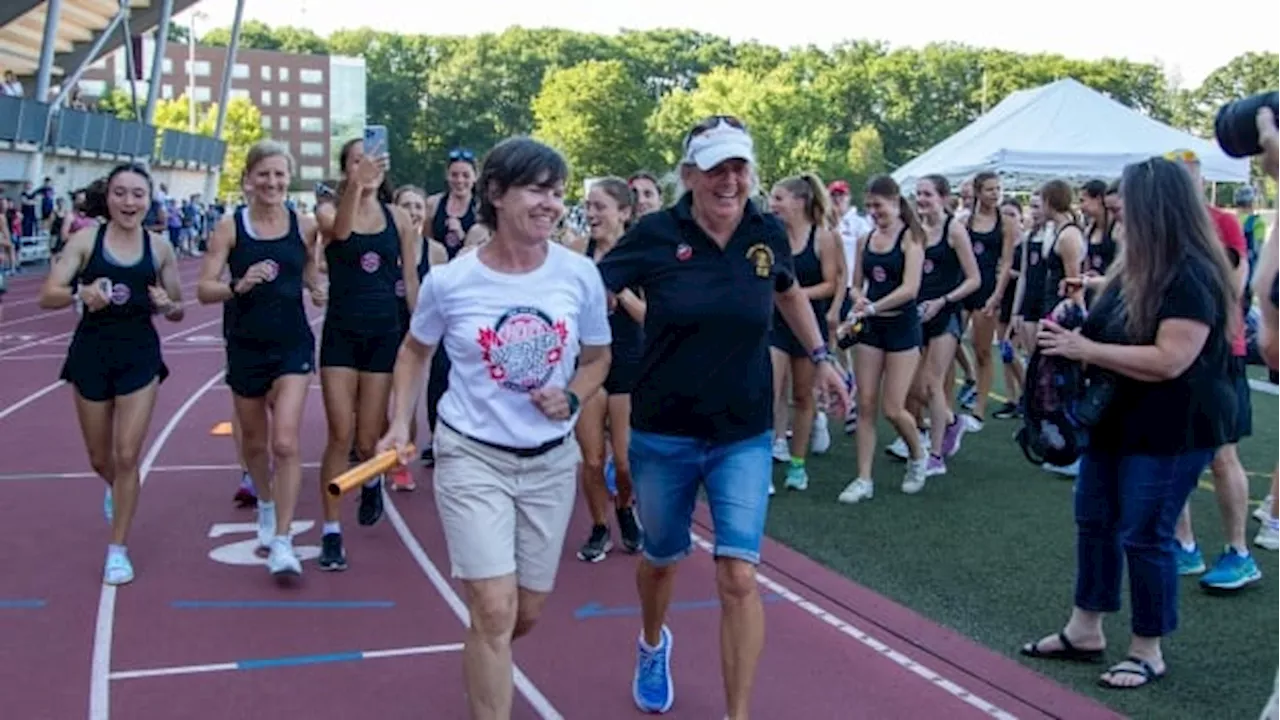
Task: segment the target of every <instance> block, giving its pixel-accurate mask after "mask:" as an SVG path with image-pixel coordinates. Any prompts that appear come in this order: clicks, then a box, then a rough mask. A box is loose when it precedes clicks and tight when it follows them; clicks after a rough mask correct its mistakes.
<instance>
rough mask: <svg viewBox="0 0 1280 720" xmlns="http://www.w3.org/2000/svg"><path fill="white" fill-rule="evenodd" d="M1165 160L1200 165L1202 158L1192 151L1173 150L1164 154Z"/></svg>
mask: <svg viewBox="0 0 1280 720" xmlns="http://www.w3.org/2000/svg"><path fill="white" fill-rule="evenodd" d="M1164 159H1165V160H1168V161H1170V162H1183V163H1198V162H1200V158H1199V157H1197V156H1196V154H1195V153H1194V152H1193V151H1191V150H1173V151H1170V152H1167V153H1165V154H1164Z"/></svg>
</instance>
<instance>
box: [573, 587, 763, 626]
mask: <svg viewBox="0 0 1280 720" xmlns="http://www.w3.org/2000/svg"><path fill="white" fill-rule="evenodd" d="M760 599H761V600H763V601H764V602H766V603H774V602H778V601H779V600H781V599H782V597H781V596H779V595H777V594H776V593H766V594H764V595H761V596H760ZM718 607H720V601H719V600H684V601H679V602H673V603H671V605H670V606H668V608H667V611H668V612H684V611H686V610H707V609H710V608H718ZM639 614H640V606H639V605H621V606H618V607H605V606H604V604H603V603H598V602H593V603H587V604H586V605H583V606H582V607H580V608H578V609H577V610H574V611H573V617H574V619H575V620H591V619H592V618H602V617H633V616H636V615H639Z"/></svg>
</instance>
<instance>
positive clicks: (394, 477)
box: [390, 185, 449, 491]
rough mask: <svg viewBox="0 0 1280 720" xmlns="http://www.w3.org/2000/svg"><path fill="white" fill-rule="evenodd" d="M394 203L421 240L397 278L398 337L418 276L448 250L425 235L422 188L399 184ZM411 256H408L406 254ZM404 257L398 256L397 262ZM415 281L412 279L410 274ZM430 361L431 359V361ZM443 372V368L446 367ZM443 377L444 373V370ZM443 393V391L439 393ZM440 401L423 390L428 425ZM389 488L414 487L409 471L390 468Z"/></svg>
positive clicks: (413, 429) (443, 259) (414, 433)
mask: <svg viewBox="0 0 1280 720" xmlns="http://www.w3.org/2000/svg"><path fill="white" fill-rule="evenodd" d="M395 204H396V207H398V208H400V209H401V210H404V211H405V213H407V214H408V216H409V222H410V223H411V224H412V225H413V226H414V227H415V228H420V230H419V232H420V233H421V235H422V238H421V241H420V243H419V245H418V246H417V248H416V249H417V262H416V264H415V267H414V274H413V276H407V277H405V279H404V280H402V281H401V287H402V288H403V289H404V292H403V296H404V299H405V302H403V303H401V304H400V332H401V338H402V339H403V337H404V335H405V334H407V333H408V332H409V322H410V320H411V318H412V317H413V308H414V307H415V306H416V305H417V304H418V289H419V288H420V287H422V279H423V278H425V277H426V276H427V273H429V272H430V271H431V266H432V265H443V264H445V263H447V262H449V256H448V253H447V252H446V251H445V247H444V245H443V244H441V243H440V242H437V241H435V240H432V239H431V238H430V237H428V230H429V228H428V227H427V194H426V192H425V191H423V190H422V188H419V187H417V186H416V185H402V186H400V187H399V188H397V189H396V192H395ZM410 260H412V258H410ZM404 261H405V258H403V257H402V258H401V263H403V262H404ZM415 277H416V278H417V282H416V283H415V282H414V278H415ZM436 355H438V356H442V355H444V351H443V349H438V350H437V352H436ZM433 365H434V361H433ZM446 373H447V371H446ZM446 377H447V374H446ZM441 394H443V393H441ZM439 402H440V397H439V396H437V397H436V398H435V403H432V402H431V394H430V390H429V389H428V393H427V418H428V420H429V425H430V427H431V428H432V429H434V428H435V414H434V413H435V411H434V408H435V405H436V404H438V403H439ZM409 435H410V437H413V438H417V437H418V414H417V412H414V414H413V418H412V419H411V420H410V422H409ZM422 445H423V448H422V460H423V462H424V464H427V465H430V464H432V463H433V461H434V456H433V454H432V451H431V443H430V442H423V443H422ZM390 480H391V489H392V490H401V491H411V490H414V489H416V488H417V484H416V483H415V482H414V479H413V473H411V472H409V471H408V469H407V468H397V469H396V470H393V471H392V472H391V477H390Z"/></svg>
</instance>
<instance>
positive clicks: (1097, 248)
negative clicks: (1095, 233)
mask: <svg viewBox="0 0 1280 720" xmlns="http://www.w3.org/2000/svg"><path fill="white" fill-rule="evenodd" d="M1115 227H1116V224H1115V223H1114V222H1112V223H1111V224H1110V225H1108V226H1107V228H1106V229H1105V230H1103V231H1102V239H1101V240H1099V241H1098V242H1096V243H1095V242H1093V239H1092V238H1090V240H1089V247H1088V252H1087V254H1086V255H1085V262H1086V263H1087V264H1086V265H1085V269H1086V270H1092V271H1094V272H1096V273H1098V274H1099V275H1105V274H1107V268H1109V267H1111V263H1112V262H1113V261H1114V260H1115V259H1116V249H1117V248H1116V240H1115V237H1113V236H1112V234H1111V233H1112V231H1113V230H1114V229H1115ZM1090 232H1092V229H1090Z"/></svg>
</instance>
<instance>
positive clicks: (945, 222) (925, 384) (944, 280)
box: [891, 175, 982, 492]
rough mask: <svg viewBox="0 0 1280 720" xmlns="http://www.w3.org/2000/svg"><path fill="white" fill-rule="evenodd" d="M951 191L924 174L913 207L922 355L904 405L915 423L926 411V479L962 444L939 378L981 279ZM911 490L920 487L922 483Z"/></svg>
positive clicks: (944, 183) (903, 451)
mask: <svg viewBox="0 0 1280 720" xmlns="http://www.w3.org/2000/svg"><path fill="white" fill-rule="evenodd" d="M950 191H951V188H950V185H949V183H948V182H947V179H946V178H945V177H942V176H939V175H929V176H926V177H924V178H921V180H920V182H918V183H917V184H916V207H917V208H918V210H919V212H920V216H921V222H922V223H923V224H924V229H925V232H926V234H927V237H926V240H927V243H926V245H925V249H924V262H923V267H922V268H921V279H920V293H919V299H918V307H919V309H920V319H921V322H922V328H921V330H922V342H921V346H922V348H923V357H922V358H921V361H920V365H919V367H918V368H917V369H916V375H915V381H914V392H913V393H912V394H911V395H910V396H908V409H909V410H910V411H911V414H912V416H914V417H915V419H916V420H917V425H918V426H919V427H923V426H924V422H923V418H924V416H925V414H926V413H927V414H928V417H929V420H930V428H931V429H930V431H929V434H928V435H927V436H923V435H924V434H923V432H921V435H922V438H921V440H922V444H924V445H925V446H926V449H927V450H928V451H929V459H928V463H927V464H926V466H925V472H924V477H925V478H928V477H932V476H934V475H944V474H946V472H947V465H946V458H949V457H952V456H954V455H955V454H956V452H958V451H959V449H960V440H961V438H962V437H963V435H964V427H965V425H964V421H963V419H962V418H961V417H960V416H959V415H957V414H956V413H954V412H952V409H951V402H950V397H949V396H948V394H947V391H946V388H945V385H944V383H943V378H944V376H945V375H946V373H947V371H948V370H950V369H951V364H952V362H953V361H954V360H955V356H956V348H957V347H958V346H959V343H960V336H961V334H962V326H961V319H960V310H961V304H962V303H963V302H964V299H965V298H966V297H967V296H968V295H970V294H971V293H973V292H974V291H975V290H977V289H978V286H979V284H980V283H981V281H982V279H981V276H980V273H979V270H978V262H977V260H976V259H975V258H974V255H973V247H972V246H971V245H970V244H969V233H968V232H966V231H965V228H964V227H963V225H961V224H960V222H959V221H957V220H956V219H955V218H954V217H953V216H952V215H951V214H950V213H948V212H947V211H946V207H947V200H948V197H949V196H950V194H951V192H950ZM895 445H897V443H895ZM903 446H904V447H902V448H900V450H901V452H895V453H894V454H895V455H898V456H899V457H902V456H903V455H905V454H906V448H905V442H904V443H903ZM891 452H892V451H891ZM910 489H914V490H915V491H917V492H918V491H919V490H920V489H923V488H921V487H915V486H912V488H910Z"/></svg>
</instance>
